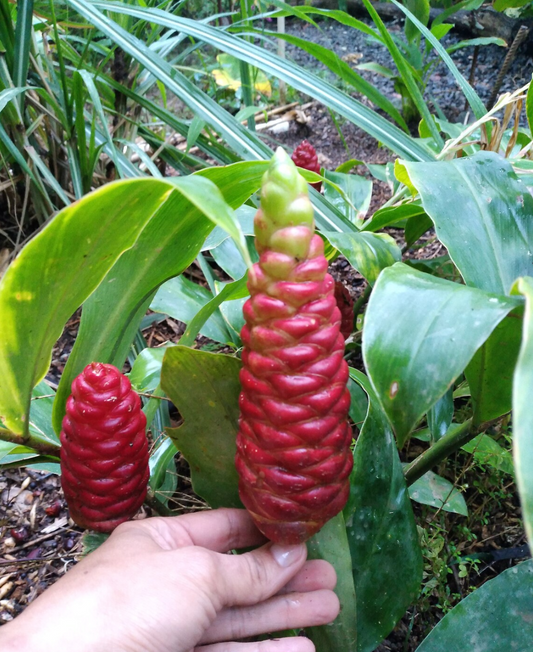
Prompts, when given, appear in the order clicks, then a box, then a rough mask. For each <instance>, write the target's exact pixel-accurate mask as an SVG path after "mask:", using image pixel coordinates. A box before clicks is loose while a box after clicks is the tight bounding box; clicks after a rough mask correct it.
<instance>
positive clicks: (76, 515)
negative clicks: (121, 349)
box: [61, 362, 150, 532]
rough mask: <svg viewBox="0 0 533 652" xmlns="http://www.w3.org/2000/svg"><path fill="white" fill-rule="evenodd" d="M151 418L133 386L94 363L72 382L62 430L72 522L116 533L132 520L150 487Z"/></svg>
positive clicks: (108, 367)
mask: <svg viewBox="0 0 533 652" xmlns="http://www.w3.org/2000/svg"><path fill="white" fill-rule="evenodd" d="M145 430H146V417H145V416H144V413H143V411H142V410H141V401H140V399H139V396H138V395H137V394H136V393H135V392H134V391H133V390H132V388H131V383H130V381H129V380H128V379H127V378H126V376H124V375H123V374H121V373H120V371H119V370H118V369H117V368H116V367H114V366H113V365H110V364H102V363H100V362H92V363H91V364H90V365H88V366H87V367H85V369H84V370H83V372H82V373H81V374H80V375H79V376H77V377H76V378H75V379H74V381H73V383H72V394H71V395H70V396H69V398H68V401H67V409H66V414H65V417H64V419H63V427H62V430H61V486H62V487H63V491H64V493H65V498H66V500H67V504H68V507H69V510H70V516H71V517H72V520H73V521H74V522H75V523H77V524H78V525H79V526H81V527H84V528H89V529H92V530H97V531H98V532H111V531H112V530H114V529H115V528H116V527H117V525H119V524H120V523H123V522H124V521H127V520H128V519H130V518H132V517H133V516H134V515H135V514H136V512H137V510H138V509H139V507H140V506H141V505H142V503H143V502H144V499H145V497H146V491H147V487H148V477H149V474H150V472H149V468H148V458H149V454H148V441H147V439H146V432H145Z"/></svg>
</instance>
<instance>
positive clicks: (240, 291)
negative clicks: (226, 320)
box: [180, 276, 248, 346]
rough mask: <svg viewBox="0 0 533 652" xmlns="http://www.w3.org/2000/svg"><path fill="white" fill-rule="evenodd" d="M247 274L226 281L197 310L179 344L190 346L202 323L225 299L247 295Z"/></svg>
mask: <svg viewBox="0 0 533 652" xmlns="http://www.w3.org/2000/svg"><path fill="white" fill-rule="evenodd" d="M247 278H248V277H247V276H243V278H241V279H239V280H238V281H234V282H233V283H227V284H226V285H225V286H224V288H223V289H222V290H221V291H220V292H219V293H218V294H217V295H216V296H215V297H213V298H212V299H211V301H209V303H206V304H205V306H204V307H203V308H202V309H201V310H199V311H198V312H197V313H196V315H195V317H194V319H192V320H191V321H190V323H189V324H188V325H187V328H186V329H185V333H183V335H182V336H181V338H180V344H182V345H183V346H192V344H193V342H194V340H195V338H196V336H197V335H198V333H199V331H200V329H201V328H202V326H203V324H205V322H206V320H207V319H209V317H211V315H212V314H213V313H214V312H215V310H216V309H217V308H218V307H219V306H220V305H221V304H222V303H223V302H225V301H237V300H240V299H243V298H244V297H246V296H248V289H247V287H246V280H247Z"/></svg>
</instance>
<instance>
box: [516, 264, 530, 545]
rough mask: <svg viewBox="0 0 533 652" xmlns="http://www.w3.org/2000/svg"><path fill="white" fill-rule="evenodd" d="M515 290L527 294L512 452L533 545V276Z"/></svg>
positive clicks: (521, 500)
mask: <svg viewBox="0 0 533 652" xmlns="http://www.w3.org/2000/svg"><path fill="white" fill-rule="evenodd" d="M515 290H516V291H517V292H520V293H521V294H523V295H524V296H525V298H526V310H525V314H524V332H523V336H522V346H521V348H520V355H519V356H518V362H517V364H516V369H515V373H514V380H513V454H514V463H515V469H516V481H517V485H518V492H519V494H520V503H521V505H522V515H523V518H524V525H525V528H526V532H527V536H528V539H529V544H530V545H533V473H531V469H533V410H532V409H531V397H532V396H533V278H531V277H527V278H521V279H519V281H518V283H517V284H516V288H515Z"/></svg>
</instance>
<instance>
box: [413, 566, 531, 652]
mask: <svg viewBox="0 0 533 652" xmlns="http://www.w3.org/2000/svg"><path fill="white" fill-rule="evenodd" d="M532 586H533V561H531V560H529V561H524V562H522V563H521V564H518V566H514V567H513V568H509V570H506V571H504V572H503V573H501V574H500V575H498V577H496V578H494V579H493V580H489V581H488V582H485V584H483V586H481V587H480V588H479V589H476V590H475V591H474V592H472V593H471V594H470V595H469V596H467V597H466V598H464V599H463V600H461V602H460V603H459V604H458V605H457V606H456V607H454V609H452V610H451V611H450V613H448V614H446V616H444V618H443V619H442V620H441V621H440V622H439V623H438V625H437V626H436V627H435V628H434V629H433V631H432V632H431V634H430V635H429V636H428V637H427V638H425V639H424V640H423V641H422V644H421V645H419V646H418V647H417V649H416V652H443V651H444V650H449V651H450V652H456V651H457V652H458V651H459V650H465V651H466V650H471V651H472V652H502V650H517V651H518V650H520V651H521V650H524V651H525V650H529V649H530V648H531V623H532V621H533V590H532Z"/></svg>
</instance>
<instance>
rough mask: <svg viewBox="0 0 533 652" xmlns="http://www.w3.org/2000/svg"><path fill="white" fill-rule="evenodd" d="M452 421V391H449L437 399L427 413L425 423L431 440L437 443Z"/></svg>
mask: <svg viewBox="0 0 533 652" xmlns="http://www.w3.org/2000/svg"><path fill="white" fill-rule="evenodd" d="M452 419H453V391H452V388H451V387H450V389H449V390H448V391H447V392H446V393H445V394H444V395H443V396H441V397H440V398H439V400H438V401H437V402H436V403H435V405H434V406H433V407H432V408H431V409H430V410H429V411H428V414H427V421H428V426H429V430H430V432H431V440H432V441H433V442H435V441H438V440H439V439H440V438H441V437H444V435H445V434H446V431H447V430H448V428H449V426H450V424H451V422H452Z"/></svg>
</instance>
